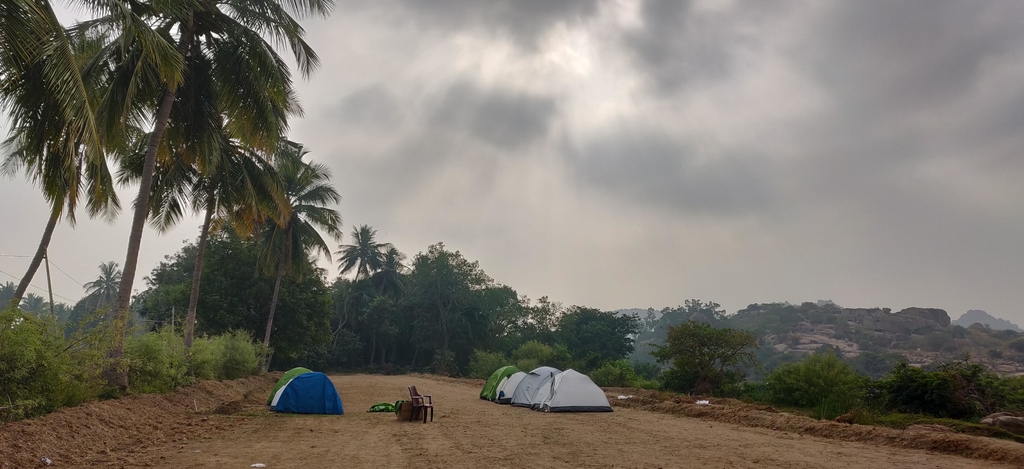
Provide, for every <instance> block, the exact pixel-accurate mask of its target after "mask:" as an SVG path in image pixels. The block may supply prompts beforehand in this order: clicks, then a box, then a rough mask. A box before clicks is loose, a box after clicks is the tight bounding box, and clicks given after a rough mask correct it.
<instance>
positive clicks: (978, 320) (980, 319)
mask: <svg viewBox="0 0 1024 469" xmlns="http://www.w3.org/2000/svg"><path fill="white" fill-rule="evenodd" d="M953 323H954V324H957V325H960V326H963V327H969V326H970V325H971V324H981V325H983V326H988V327H991V328H992V329H995V330H999V331H1014V332H1021V329H1020V327H1017V325H1016V324H1014V323H1012V322H1010V321H1007V320H1005V319H1002V318H997V317H995V316H992V315H991V314H988V313H986V312H984V311H982V310H980V309H972V310H970V311H968V312H966V313H964V314H963V315H962V316H960V317H959V318H957V320H956V321H953Z"/></svg>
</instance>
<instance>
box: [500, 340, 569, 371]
mask: <svg viewBox="0 0 1024 469" xmlns="http://www.w3.org/2000/svg"><path fill="white" fill-rule="evenodd" d="M512 361H513V362H515V365H516V368H519V369H520V370H523V371H530V370H532V369H534V368H537V367H538V366H553V367H555V368H558V369H560V370H564V369H567V368H572V355H570V354H569V349H567V348H566V347H565V346H564V345H562V344H557V345H555V346H554V347H552V346H550V345H547V344H542V343H540V342H538V341H536V340H531V341H529V342H527V343H525V344H523V345H521V346H519V348H518V349H516V351H515V352H512ZM491 371H494V370H491Z"/></svg>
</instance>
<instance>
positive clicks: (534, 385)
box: [512, 366, 562, 407]
mask: <svg viewBox="0 0 1024 469" xmlns="http://www.w3.org/2000/svg"><path fill="white" fill-rule="evenodd" d="M561 372H562V371H561V370H559V369H558V368H551V367H550V366H542V367H539V368H536V369H534V370H533V371H531V372H529V373H527V374H526V376H524V377H523V380H522V381H520V382H519V385H518V386H516V390H515V392H513V393H512V405H514V406H516V407H533V396H534V394H536V393H537V389H540V387H541V386H543V385H545V384H547V383H549V382H551V380H552V379H553V378H554V377H555V375H557V374H559V373H561Z"/></svg>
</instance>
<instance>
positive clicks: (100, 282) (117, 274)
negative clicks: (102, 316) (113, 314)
mask: <svg viewBox="0 0 1024 469" xmlns="http://www.w3.org/2000/svg"><path fill="white" fill-rule="evenodd" d="M120 285H121V269H119V268H118V265H117V262H114V261H110V262H104V263H102V264H100V275H99V276H97V277H96V279H95V280H93V281H91V282H85V284H84V285H82V287H84V288H85V293H86V295H87V296H88V297H89V298H90V300H91V301H93V302H94V304H95V305H96V308H97V309H99V308H103V307H105V306H109V305H110V304H111V303H113V302H114V300H116V299H117V289H118V287H119V286H120Z"/></svg>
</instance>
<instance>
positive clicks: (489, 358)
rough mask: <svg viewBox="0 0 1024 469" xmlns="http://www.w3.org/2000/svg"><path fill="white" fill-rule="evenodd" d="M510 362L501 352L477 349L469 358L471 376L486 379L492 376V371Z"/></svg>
mask: <svg viewBox="0 0 1024 469" xmlns="http://www.w3.org/2000/svg"><path fill="white" fill-rule="evenodd" d="M508 363H509V362H508V358H507V357H505V355H503V354H501V353H498V352H493V353H492V352H484V351H483V350H477V351H476V352H473V356H472V357H471V358H470V359H469V377H470V378H483V379H486V378H488V377H490V376H491V373H494V370H497V369H498V368H501V367H503V366H505V365H508ZM531 369H532V368H531ZM526 371H530V370H526Z"/></svg>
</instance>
